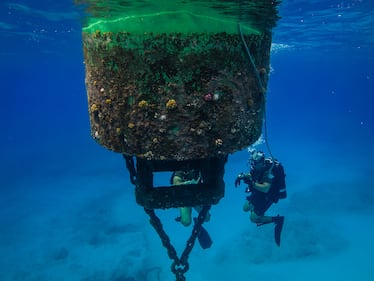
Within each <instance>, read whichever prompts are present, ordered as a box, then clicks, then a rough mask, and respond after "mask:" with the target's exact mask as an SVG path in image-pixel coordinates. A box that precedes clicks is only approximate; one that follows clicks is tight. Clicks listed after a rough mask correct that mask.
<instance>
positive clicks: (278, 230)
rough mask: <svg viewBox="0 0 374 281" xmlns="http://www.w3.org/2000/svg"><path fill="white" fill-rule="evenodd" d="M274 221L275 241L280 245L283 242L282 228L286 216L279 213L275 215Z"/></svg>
mask: <svg viewBox="0 0 374 281" xmlns="http://www.w3.org/2000/svg"><path fill="white" fill-rule="evenodd" d="M274 223H275V229H274V239H275V243H276V244H277V245H278V247H279V246H280V243H281V233H282V228H283V224H284V216H279V215H278V216H277V217H275V220H274Z"/></svg>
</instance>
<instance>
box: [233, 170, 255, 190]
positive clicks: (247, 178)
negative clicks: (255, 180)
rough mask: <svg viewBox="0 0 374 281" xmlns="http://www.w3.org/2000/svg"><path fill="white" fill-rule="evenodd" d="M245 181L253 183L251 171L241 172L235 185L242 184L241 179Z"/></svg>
mask: <svg viewBox="0 0 374 281" xmlns="http://www.w3.org/2000/svg"><path fill="white" fill-rule="evenodd" d="M242 180H243V181H244V182H245V183H246V184H251V183H252V175H251V174H250V173H248V174H244V173H240V174H239V175H238V176H237V177H236V180H235V187H238V185H240V181H242Z"/></svg>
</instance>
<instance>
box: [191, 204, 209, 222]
mask: <svg viewBox="0 0 374 281" xmlns="http://www.w3.org/2000/svg"><path fill="white" fill-rule="evenodd" d="M194 209H195V211H196V212H197V213H198V214H200V212H201V210H202V209H203V207H202V206H195V207H194ZM210 217H211V214H210V212H208V213H206V216H205V220H204V222H208V221H210Z"/></svg>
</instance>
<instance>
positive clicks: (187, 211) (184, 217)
mask: <svg viewBox="0 0 374 281" xmlns="http://www.w3.org/2000/svg"><path fill="white" fill-rule="evenodd" d="M179 211H180V215H181V223H182V224H183V225H184V226H189V225H190V224H191V211H192V210H191V208H190V207H181V208H179Z"/></svg>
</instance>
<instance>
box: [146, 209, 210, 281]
mask: <svg viewBox="0 0 374 281" xmlns="http://www.w3.org/2000/svg"><path fill="white" fill-rule="evenodd" d="M210 207H211V206H204V207H203V209H202V210H201V211H200V213H199V216H198V218H197V220H196V222H195V225H194V227H193V230H192V233H191V237H190V238H189V239H188V240H187V244H186V248H185V249H184V251H183V253H182V255H181V258H178V256H177V252H176V250H175V248H174V247H173V245H171V243H170V239H169V236H168V235H167V234H166V232H165V231H164V229H163V227H162V223H161V221H160V219H159V218H158V217H157V216H156V214H155V211H154V210H150V209H146V208H144V210H145V212H146V213H147V214H148V215H149V217H150V223H151V225H152V226H153V228H154V229H155V230H156V232H157V234H158V235H159V237H160V238H161V241H162V245H163V246H164V247H165V248H166V249H167V253H168V256H169V258H170V259H171V260H173V263H172V264H171V271H172V272H173V273H174V274H175V276H176V281H185V280H186V277H185V276H184V273H186V272H187V271H188V269H189V264H188V256H189V254H190V253H191V251H192V248H193V246H194V244H195V240H196V238H197V236H198V235H199V233H200V230H201V225H202V224H203V222H204V221H205V217H206V215H207V213H208V211H209V209H210Z"/></svg>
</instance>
